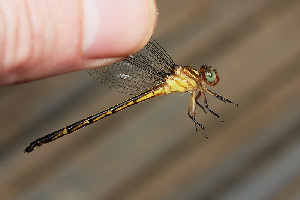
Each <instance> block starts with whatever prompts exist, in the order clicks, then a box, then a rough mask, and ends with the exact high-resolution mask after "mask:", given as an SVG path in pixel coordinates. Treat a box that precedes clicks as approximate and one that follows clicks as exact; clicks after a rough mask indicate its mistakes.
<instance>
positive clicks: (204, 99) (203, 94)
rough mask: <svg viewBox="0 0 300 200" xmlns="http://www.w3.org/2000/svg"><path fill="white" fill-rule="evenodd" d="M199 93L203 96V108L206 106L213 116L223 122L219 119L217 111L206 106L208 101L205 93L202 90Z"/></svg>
mask: <svg viewBox="0 0 300 200" xmlns="http://www.w3.org/2000/svg"><path fill="white" fill-rule="evenodd" d="M201 95H202V98H203V101H204V104H205V108H206V109H207V110H208V111H209V112H210V113H211V114H213V115H214V116H216V117H217V118H218V119H219V120H220V121H221V122H224V121H223V120H222V119H221V117H220V116H219V115H218V114H217V113H215V112H214V111H213V110H211V109H210V108H209V107H208V103H207V99H206V96H205V93H204V92H202V93H201Z"/></svg>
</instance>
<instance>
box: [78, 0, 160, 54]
mask: <svg viewBox="0 0 300 200" xmlns="http://www.w3.org/2000/svg"><path fill="white" fill-rule="evenodd" d="M155 12H156V8H155V4H154V2H153V0H126V1H124V0H101V1H100V0H84V20H83V23H84V24H83V29H84V30H83V43H82V48H83V56H84V57H86V58H111V57H122V56H127V55H129V54H131V53H134V52H135V51H136V50H137V49H138V48H140V46H141V45H144V44H145V43H146V42H147V40H148V39H149V38H150V36H151V35H152V32H153V26H154V21H155V14H156V13H155Z"/></svg>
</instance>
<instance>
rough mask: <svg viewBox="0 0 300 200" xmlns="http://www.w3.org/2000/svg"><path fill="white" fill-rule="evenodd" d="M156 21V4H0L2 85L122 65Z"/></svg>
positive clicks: (97, 0) (41, 0)
mask: <svg viewBox="0 0 300 200" xmlns="http://www.w3.org/2000/svg"><path fill="white" fill-rule="evenodd" d="M156 18H157V10H156V4H155V1H154V0H127V1H124V0H30V1H28V0H9V1H7V0H0V19H2V20H0V30H1V32H0V86H5V85H11V84H17V83H23V82H28V81H33V80H37V79H42V78H46V77H50V76H55V75H59V74H63V73H68V72H72V71H77V70H84V69H87V68H92V67H99V66H104V65H108V64H111V63H113V62H117V61H120V60H122V59H123V58H125V57H127V56H128V55H131V54H133V53H135V52H137V51H139V50H140V49H141V48H143V46H144V45H145V44H146V43H147V42H148V40H149V39H150V37H151V35H152V33H153V30H154V27H155V23H156ZM125 26H126V28H125Z"/></svg>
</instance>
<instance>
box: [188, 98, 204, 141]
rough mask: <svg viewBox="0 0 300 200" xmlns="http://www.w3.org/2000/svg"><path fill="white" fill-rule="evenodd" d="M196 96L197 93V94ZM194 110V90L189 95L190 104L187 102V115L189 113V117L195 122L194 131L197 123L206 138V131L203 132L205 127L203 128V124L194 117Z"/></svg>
mask: <svg viewBox="0 0 300 200" xmlns="http://www.w3.org/2000/svg"><path fill="white" fill-rule="evenodd" d="M197 96H198V95H197ZM195 111H196V95H195V92H193V93H192V95H191V98H190V104H189V112H188V115H189V117H190V118H191V119H192V120H193V122H194V123H195V125H196V131H198V130H197V125H198V126H200V127H201V128H202V130H203V132H204V135H205V137H206V138H208V137H207V135H206V133H205V128H204V126H203V125H202V124H200V123H199V122H198V121H197V120H196V118H195V115H196V114H195V113H196V112H195Z"/></svg>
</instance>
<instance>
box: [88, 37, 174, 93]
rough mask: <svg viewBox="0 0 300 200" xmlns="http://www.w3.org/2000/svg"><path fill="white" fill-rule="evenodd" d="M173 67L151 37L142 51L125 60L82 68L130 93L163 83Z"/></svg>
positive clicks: (117, 89) (119, 90)
mask: <svg viewBox="0 0 300 200" xmlns="http://www.w3.org/2000/svg"><path fill="white" fill-rule="evenodd" d="M175 68H176V65H175V63H174V61H173V60H172V58H171V57H170V56H169V55H168V54H167V52H166V51H165V50H164V49H163V48H162V47H161V46H160V45H159V44H158V43H157V42H156V41H155V40H154V39H152V38H151V40H150V41H149V42H148V44H147V45H146V46H145V47H144V48H143V49H142V50H140V51H139V52H137V53H136V54H134V55H132V56H129V57H128V58H126V59H125V60H122V61H121V62H118V63H114V64H111V65H107V66H103V67H99V68H94V69H89V70H86V71H87V72H88V73H89V74H90V75H91V76H93V77H94V78H96V79H97V80H98V81H99V82H101V83H103V84H104V85H107V86H108V87H110V88H112V89H114V90H116V91H118V92H122V93H126V94H131V95H134V94H138V93H141V92H143V91H145V90H147V89H149V88H151V87H153V86H155V85H157V84H159V83H161V82H163V81H164V78H165V76H166V75H168V74H172V73H173V71H174V69H175Z"/></svg>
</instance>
